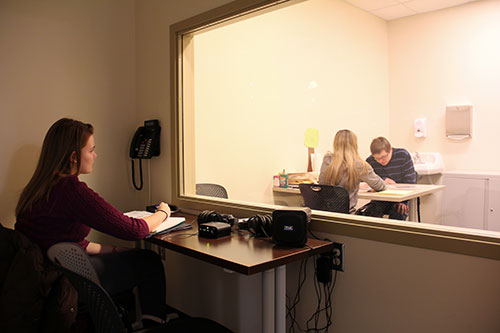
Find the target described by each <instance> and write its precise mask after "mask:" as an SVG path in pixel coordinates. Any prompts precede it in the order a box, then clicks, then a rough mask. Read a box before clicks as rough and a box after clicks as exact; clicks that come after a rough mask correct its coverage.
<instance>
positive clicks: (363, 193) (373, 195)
mask: <svg viewBox="0 0 500 333" xmlns="http://www.w3.org/2000/svg"><path fill="white" fill-rule="evenodd" d="M444 187H445V185H425V184H395V185H388V186H387V190H386V191H380V192H368V190H367V189H363V188H361V189H360V190H359V192H358V198H359V199H366V200H379V201H391V202H403V201H407V200H409V201H410V207H409V208H410V212H409V220H410V221H417V220H418V216H417V202H416V201H417V198H418V197H422V196H424V195H428V194H431V193H434V192H437V191H441V190H442V189H443V188H444ZM273 194H274V196H275V197H274V198H275V204H280V205H283V203H286V202H289V203H291V204H290V206H303V201H302V196H301V195H300V190H299V189H292V188H279V187H274V188H273ZM277 201H279V203H277Z"/></svg>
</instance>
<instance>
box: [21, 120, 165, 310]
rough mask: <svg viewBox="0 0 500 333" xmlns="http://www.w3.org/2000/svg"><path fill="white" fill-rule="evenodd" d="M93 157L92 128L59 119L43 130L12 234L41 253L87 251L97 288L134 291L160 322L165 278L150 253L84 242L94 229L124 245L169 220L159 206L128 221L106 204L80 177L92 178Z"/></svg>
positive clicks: (156, 259) (155, 257)
mask: <svg viewBox="0 0 500 333" xmlns="http://www.w3.org/2000/svg"><path fill="white" fill-rule="evenodd" d="M96 157H97V154H96V152H95V141H94V129H93V127H92V125H90V124H85V123H82V122H80V121H77V120H73V119H67V118H62V119H59V120H58V121H57V122H55V123H54V124H53V125H52V126H51V127H50V129H49V130H48V132H47V134H46V136H45V139H44V141H43V145H42V151H41V153H40V158H39V160H38V165H37V167H36V170H35V173H34V174H33V176H32V177H31V180H30V181H29V182H28V185H26V187H25V188H24V190H23V191H22V193H21V196H20V198H19V202H18V204H17V207H16V218H17V221H16V224H15V229H16V230H18V231H20V232H22V233H24V234H25V235H26V236H27V237H28V238H29V239H31V241H32V242H34V243H36V244H38V245H39V246H40V247H41V248H42V250H43V251H46V250H47V249H48V248H49V247H50V246H52V245H53V244H56V243H59V242H73V243H77V244H79V245H80V246H81V247H82V248H83V249H85V250H86V251H87V253H88V254H89V255H91V256H90V260H91V262H92V265H93V266H94V268H95V269H96V271H97V274H98V276H99V279H100V282H101V284H102V286H103V287H104V289H106V290H107V291H108V293H109V294H111V295H114V294H118V293H121V292H123V291H126V290H129V289H132V288H133V287H135V286H137V287H139V294H140V298H141V307H142V312H143V313H145V314H149V315H153V316H156V317H160V318H163V317H164V315H166V313H165V309H166V308H165V296H166V295H165V273H164V269H163V263H162V261H161V258H160V257H159V256H158V254H156V253H155V252H153V251H149V250H139V249H126V248H118V247H115V246H110V245H101V244H98V243H95V242H89V241H88V240H87V239H86V237H87V236H88V234H89V233H90V230H91V229H96V230H98V231H101V232H103V233H106V234H109V235H111V236H114V237H117V238H120V239H124V240H141V239H143V238H144V237H145V236H146V235H148V234H149V232H150V231H151V230H154V229H155V228H156V227H158V226H159V225H160V224H161V222H163V221H164V220H165V219H167V218H168V217H169V215H170V209H169V206H168V205H167V204H166V203H164V202H161V203H160V204H159V205H158V210H157V212H156V213H154V214H152V215H151V216H149V217H146V218H143V219H136V218H131V217H128V216H126V215H124V214H123V213H122V212H120V211H119V210H118V209H116V208H115V207H113V206H112V205H111V204H109V203H108V202H106V201H105V200H104V199H103V198H102V197H100V196H99V195H98V194H97V193H96V192H94V191H93V190H91V189H90V188H89V187H88V186H87V184H85V183H84V182H82V181H80V180H79V179H78V176H79V175H80V174H88V173H90V172H92V168H93V164H94V160H95V158H96Z"/></svg>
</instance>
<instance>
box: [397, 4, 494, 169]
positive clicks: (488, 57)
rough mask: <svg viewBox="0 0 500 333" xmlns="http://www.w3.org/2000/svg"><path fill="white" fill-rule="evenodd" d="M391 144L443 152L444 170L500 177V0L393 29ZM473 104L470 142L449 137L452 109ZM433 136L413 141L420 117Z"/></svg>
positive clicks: (429, 15)
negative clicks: (499, 149)
mask: <svg viewBox="0 0 500 333" xmlns="http://www.w3.org/2000/svg"><path fill="white" fill-rule="evenodd" d="M388 27H389V45H390V51H389V59H390V62H389V64H390V66H389V68H390V82H391V88H390V110H391V113H390V117H389V119H390V126H389V128H390V134H391V139H393V140H394V141H396V142H398V144H399V145H401V146H404V147H407V148H408V149H409V150H410V151H438V152H441V154H442V155H443V160H444V165H445V170H446V171H454V170H460V171H497V170H498V165H499V163H500V156H499V155H498V154H496V153H495V151H494V150H492V147H493V146H492V144H493V143H494V142H496V140H497V136H498V135H497V133H498V130H497V125H498V123H499V121H500V116H499V113H498V106H499V104H500V95H499V94H498V91H497V90H498V87H499V86H500V61H499V59H500V43H499V41H500V2H499V1H490V0H486V1H478V2H471V3H469V4H466V5H463V6H458V7H453V8H449V9H444V10H440V11H436V12H431V13H426V14H422V15H415V16H411V17H407V18H403V19H399V20H395V21H391V22H389V24H388ZM463 104H472V105H473V116H474V119H473V133H472V139H469V140H463V141H453V140H450V139H447V138H446V137H445V108H446V105H463ZM423 117H426V118H427V126H428V128H427V131H428V136H427V138H425V139H422V138H415V137H414V136H413V122H414V120H415V118H423Z"/></svg>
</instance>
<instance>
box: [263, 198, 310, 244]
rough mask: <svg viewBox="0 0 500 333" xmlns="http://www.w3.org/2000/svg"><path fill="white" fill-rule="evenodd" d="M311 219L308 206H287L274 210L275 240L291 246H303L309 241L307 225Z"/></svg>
mask: <svg viewBox="0 0 500 333" xmlns="http://www.w3.org/2000/svg"><path fill="white" fill-rule="evenodd" d="M310 221H311V209H309V208H308V207H287V208H280V209H276V210H275V211H273V224H272V235H273V242H274V243H276V244H278V245H282V246H289V247H303V246H304V245H305V244H306V243H307V227H308V224H309V222H310Z"/></svg>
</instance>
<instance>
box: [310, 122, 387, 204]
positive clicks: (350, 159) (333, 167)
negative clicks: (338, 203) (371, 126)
mask: <svg viewBox="0 0 500 333" xmlns="http://www.w3.org/2000/svg"><path fill="white" fill-rule="evenodd" d="M361 181H363V182H366V183H367V184H368V185H369V186H370V187H371V188H372V189H374V190H375V191H382V190H385V183H384V181H383V180H382V178H380V177H379V176H378V175H377V174H375V172H374V171H373V168H372V167H371V166H370V165H369V164H368V163H366V162H365V161H364V160H363V159H361V157H360V156H359V152H358V138H357V137H356V135H355V134H354V133H353V132H351V131H350V130H347V129H343V130H340V131H338V132H337V134H335V139H334V140H333V152H328V153H326V154H325V157H324V158H323V164H322V165H321V170H320V174H319V183H320V184H326V185H338V186H342V187H343V188H345V189H347V191H348V192H349V207H350V211H351V212H352V211H354V207H355V206H356V204H357V202H358V190H359V183H360V182H361Z"/></svg>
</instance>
